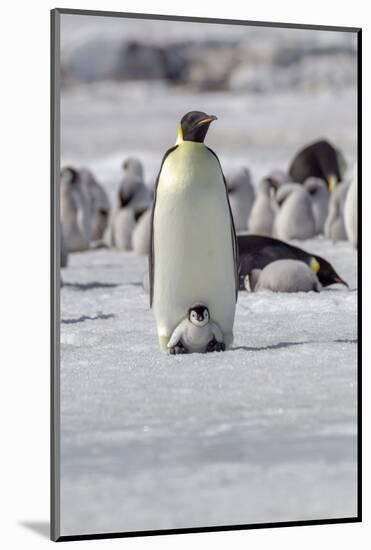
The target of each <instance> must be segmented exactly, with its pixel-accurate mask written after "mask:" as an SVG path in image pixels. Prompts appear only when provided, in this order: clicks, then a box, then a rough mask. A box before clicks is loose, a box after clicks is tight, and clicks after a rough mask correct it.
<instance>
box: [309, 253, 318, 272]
mask: <svg viewBox="0 0 371 550" xmlns="http://www.w3.org/2000/svg"><path fill="white" fill-rule="evenodd" d="M309 267H310V268H311V270H312V271H314V273H318V272H319V269H320V265H319V261H318V260H316V258H314V257H313V256H312V257H311V259H310V262H309Z"/></svg>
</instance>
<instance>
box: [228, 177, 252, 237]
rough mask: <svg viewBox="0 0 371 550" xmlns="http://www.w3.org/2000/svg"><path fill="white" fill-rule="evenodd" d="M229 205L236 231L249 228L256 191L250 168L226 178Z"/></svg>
mask: <svg viewBox="0 0 371 550" xmlns="http://www.w3.org/2000/svg"><path fill="white" fill-rule="evenodd" d="M226 182H227V189H228V196H229V203H230V205H231V209H232V214H233V221H234V226H235V229H236V231H243V230H244V229H246V227H247V221H248V219H249V216H250V212H251V208H252V205H253V202H254V199H255V191H254V187H253V185H252V182H251V174H250V171H249V169H248V168H245V167H242V168H240V169H239V170H237V171H235V172H232V173H231V174H229V175H228V176H227V177H226Z"/></svg>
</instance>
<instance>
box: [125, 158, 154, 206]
mask: <svg viewBox="0 0 371 550" xmlns="http://www.w3.org/2000/svg"><path fill="white" fill-rule="evenodd" d="M122 168H123V171H124V176H123V178H122V180H121V183H120V188H119V203H120V207H121V208H124V207H130V208H133V209H134V210H136V209H137V208H139V209H140V210H143V208H144V207H148V206H149V205H150V204H151V202H152V193H151V191H150V190H149V189H148V187H147V186H146V185H145V183H144V171H143V166H142V163H141V162H140V160H139V159H137V158H134V157H129V158H127V159H126V160H125V162H124V163H123V165H122Z"/></svg>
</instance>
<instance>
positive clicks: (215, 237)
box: [149, 111, 238, 350]
mask: <svg viewBox="0 0 371 550" xmlns="http://www.w3.org/2000/svg"><path fill="white" fill-rule="evenodd" d="M214 120H216V117H215V116H213V115H207V114H206V113H203V112H200V111H192V112H190V113H187V114H186V115H184V116H183V118H182V120H181V121H180V124H179V126H178V138H177V142H176V145H175V147H172V148H171V149H169V150H168V151H167V152H166V153H165V156H164V158H163V161H162V164H161V168H160V173H159V175H158V178H157V182H156V193H155V200H154V206H153V210H152V212H153V214H152V231H151V249H150V255H149V274H150V306H151V307H153V310H154V314H155V318H156V322H157V332H158V337H159V342H160V347H161V348H162V349H163V350H166V349H167V345H168V342H169V340H170V337H171V335H172V333H173V331H174V329H175V327H176V326H177V325H178V324H179V323H180V321H181V320H182V319H184V317H185V316H186V314H187V311H188V309H189V305H190V304H192V303H195V302H198V303H203V304H205V305H206V306H207V307H208V309H209V312H210V316H211V317H212V319H214V320H215V322H216V323H217V324H218V326H219V327H220V329H221V331H222V334H223V343H224V344H225V346H226V348H228V347H229V346H230V345H231V343H232V341H233V323H234V316H235V308H236V300H237V294H238V261H237V243H236V235H235V229H234V223H233V217H232V214H231V208H230V205H229V200H228V192H227V186H226V182H225V178H224V175H223V172H222V169H221V166H220V162H219V159H218V157H217V156H216V154H215V153H214V152H213V151H212V150H211V149H209V148H208V147H206V146H205V145H204V139H205V136H206V133H207V131H208V128H209V126H210V123H211V122H212V121H214ZM210 281H213V284H212V285H211V284H210Z"/></svg>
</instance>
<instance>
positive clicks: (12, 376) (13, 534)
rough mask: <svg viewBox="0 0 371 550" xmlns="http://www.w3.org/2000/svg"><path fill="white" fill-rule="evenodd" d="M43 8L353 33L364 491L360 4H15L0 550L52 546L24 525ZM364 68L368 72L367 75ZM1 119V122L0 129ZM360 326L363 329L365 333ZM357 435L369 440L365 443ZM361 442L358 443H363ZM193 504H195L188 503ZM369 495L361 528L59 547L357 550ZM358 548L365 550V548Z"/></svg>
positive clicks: (45, 408) (366, 176)
mask: <svg viewBox="0 0 371 550" xmlns="http://www.w3.org/2000/svg"><path fill="white" fill-rule="evenodd" d="M54 7H69V8H82V9H97V10H98V9H101V10H103V9H104V10H115V11H132V12H147V13H153V12H154V13H163V14H174V15H190V16H211V17H220V18H236V19H249V20H257V21H259V20H260V21H282V22H292V23H312V24H327V25H346V26H356V27H359V26H362V27H363V58H364V63H363V79H364V87H363V97H364V98H365V100H364V106H363V121H364V147H363V151H364V166H363V212H364V218H365V227H364V230H363V242H364V258H363V264H364V274H363V278H364V292H363V303H364V304H365V306H364V310H365V311H364V320H363V323H364V327H365V331H364V332H365V335H366V340H365V342H364V348H365V351H364V361H363V363H364V364H363V387H364V392H363V394H364V402H365V403H364V411H363V418H364V425H366V430H365V431H364V456H363V460H364V464H365V467H364V487H365V489H366V488H367V487H368V488H370V475H369V467H367V465H368V464H370V452H369V451H370V437H369V436H370V431H371V430H370V429H369V424H368V418H369V416H370V402H371V399H370V397H369V391H370V390H369V388H370V374H369V364H368V361H367V357H368V355H369V354H368V353H367V352H368V350H369V345H368V342H367V335H368V334H369V332H370V330H369V327H370V325H371V318H370V314H369V312H368V311H367V304H370V290H369V285H368V284H367V282H368V281H369V280H370V273H369V270H368V268H369V265H370V260H369V258H370V256H369V246H368V238H369V236H370V224H369V223H368V219H367V218H368V217H369V208H368V206H367V205H368V204H370V201H371V177H370V168H369V162H368V160H369V156H370V153H369V151H370V129H369V125H368V127H367V122H369V120H370V102H369V98H370V97H371V89H370V68H371V63H370V58H369V53H370V37H369V32H368V26H369V22H370V17H369V16H367V13H366V10H367V3H366V2H364V0H353V1H352V2H351V3H339V2H332V1H330V0H327V1H325V0H311V1H310V2H308V3H305V2H298V1H297V0H296V1H293V0H291V1H290V0H280V1H279V2H274V1H273V0H272V1H270V2H268V1H266V2H256V3H252V2H244V3H242V2H238V1H237V0H233V1H232V0H230V1H229V2H227V3H218V4H217V3H216V2H211V1H205V0H204V1H203V2H199V1H196V0H188V1H187V2H186V3H185V4H183V3H181V4H178V3H176V2H174V1H169V0H168V1H167V2H166V1H164V0H157V1H156V2H150V1H149V0H146V1H144V0H142V1H140V0H136V1H135V2H134V1H126V2H119V1H113V0H110V1H105V2H103V1H102V0H101V1H97V0H95V1H94V0H86V1H83V0H80V2H78V3H72V2H71V3H66V2H60V3H58V4H57V5H56V4H55V3H54V2H51V1H47V0H44V1H41V0H39V1H38V2H27V1H25V0H18V2H16V3H10V2H8V4H7V5H6V6H4V5H3V6H2V10H1V31H0V37H1V47H0V55H1V62H0V77H1V85H0V86H1V88H0V89H1V95H2V100H1V102H0V105H1V116H0V139H1V155H0V158H1V167H0V224H1V226H0V227H1V229H0V243H1V263H0V276H1V285H0V289H1V301H0V320H1V370H0V372H1V382H0V392H1V393H0V407H1V410H0V419H1V431H0V437H1V440H0V441H1V443H0V448H1V455H0V456H1V467H0V506H1V510H0V526H1V532H0V540H1V546H2V547H4V548H7V550H8V549H11V548H13V547H14V548H27V549H33V548H39V547H41V546H46V545H52V544H53V543H52V542H50V541H48V539H47V538H45V536H44V537H42V536H41V535H40V534H38V533H36V532H35V531H34V530H31V529H29V528H26V527H25V526H24V525H23V523H27V522H42V523H45V522H47V521H48V518H49V304H50V300H49V212H50V207H49V201H50V193H49V184H50V177H49V143H50V139H49V90H50V87H49V77H50V73H49V59H50V58H49V43H50V42H49V34H50V25H49V18H50V15H49V10H50V9H52V8H54ZM367 65H368V70H367ZM4 121H5V124H4ZM367 327H368V328H367ZM367 432H368V434H367ZM367 435H368V437H367ZM195 498H197V495H195ZM370 515H371V512H370V499H369V491H368V493H367V491H366V490H365V494H364V523H363V524H353V525H352V524H350V525H337V526H316V527H305V528H303V527H301V528H298V527H297V528H284V529H266V530H252V531H238V532H227V533H208V534H198V535H195V534H192V535H175V536H166V537H146V538H137V539H125V540H123V539H118V540H110V541H108V540H105V541H90V542H86V541H84V542H72V543H68V544H69V548H70V547H74V546H77V545H78V547H79V548H85V547H89V548H95V547H98V546H100V547H102V546H103V545H104V546H108V545H110V546H112V547H113V546H114V545H116V546H117V545H121V546H122V545H123V544H124V545H125V547H126V548H129V549H130V548H133V549H134V548H135V549H142V548H153V549H157V548H161V549H166V548H174V547H175V548H181V549H182V548H188V547H189V545H190V544H192V546H193V547H194V548H202V547H204V546H205V545H210V546H211V545H213V546H214V547H220V548H224V547H225V546H227V545H228V546H231V547H233V548H237V549H238V548H246V546H247V545H248V546H250V547H252V548H259V549H260V548H272V547H274V548H275V549H280V548H285V550H287V549H291V548H297V547H299V546H300V548H301V549H303V550H305V549H306V548H312V547H313V546H314V545H316V546H318V547H319V548H324V547H330V546H331V547H337V548H339V549H341V548H344V549H345V548H346V549H347V550H348V549H349V547H357V548H366V544H367V543H366V540H367V534H368V535H370V534H371V533H370V531H371V529H370V525H369V523H370ZM368 544H369V543H368Z"/></svg>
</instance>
